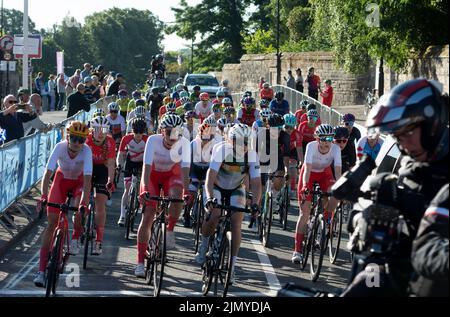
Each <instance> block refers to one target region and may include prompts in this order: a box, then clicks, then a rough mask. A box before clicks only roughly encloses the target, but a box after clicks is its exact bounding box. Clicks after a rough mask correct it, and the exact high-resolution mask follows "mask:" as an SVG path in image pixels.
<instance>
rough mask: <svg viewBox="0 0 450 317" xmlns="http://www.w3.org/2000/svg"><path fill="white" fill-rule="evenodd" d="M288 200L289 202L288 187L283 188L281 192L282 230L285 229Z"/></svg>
mask: <svg viewBox="0 0 450 317" xmlns="http://www.w3.org/2000/svg"><path fill="white" fill-rule="evenodd" d="M289 206H290V200H289V187H288V186H285V187H284V191H283V209H284V211H283V220H282V223H283V230H286V229H287V218H288V212H289Z"/></svg>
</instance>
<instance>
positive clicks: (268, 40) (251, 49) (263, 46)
mask: <svg viewBox="0 0 450 317" xmlns="http://www.w3.org/2000/svg"><path fill="white" fill-rule="evenodd" d="M273 39H274V34H273V31H272V30H268V31H264V30H261V29H259V30H256V32H255V33H254V34H250V35H247V36H246V37H245V38H244V49H245V51H246V52H247V54H265V53H274V52H276V48H275V47H274V40H273Z"/></svg>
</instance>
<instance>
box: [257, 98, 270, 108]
mask: <svg viewBox="0 0 450 317" xmlns="http://www.w3.org/2000/svg"><path fill="white" fill-rule="evenodd" d="M269 104H270V102H269V101H267V100H266V99H261V100H260V101H259V108H260V109H261V110H263V109H267V108H269Z"/></svg>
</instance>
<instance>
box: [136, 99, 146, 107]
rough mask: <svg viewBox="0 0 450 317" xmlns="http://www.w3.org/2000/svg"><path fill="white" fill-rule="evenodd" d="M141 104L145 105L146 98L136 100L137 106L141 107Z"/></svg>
mask: <svg viewBox="0 0 450 317" xmlns="http://www.w3.org/2000/svg"><path fill="white" fill-rule="evenodd" d="M139 106H143V107H145V100H144V99H138V100H136V107H139Z"/></svg>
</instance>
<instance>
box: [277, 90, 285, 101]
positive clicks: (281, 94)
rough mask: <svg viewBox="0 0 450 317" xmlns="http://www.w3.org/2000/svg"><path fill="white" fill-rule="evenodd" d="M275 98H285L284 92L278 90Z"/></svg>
mask: <svg viewBox="0 0 450 317" xmlns="http://www.w3.org/2000/svg"><path fill="white" fill-rule="evenodd" d="M275 99H276V100H283V99H284V92H282V91H277V92H276V93H275Z"/></svg>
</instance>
